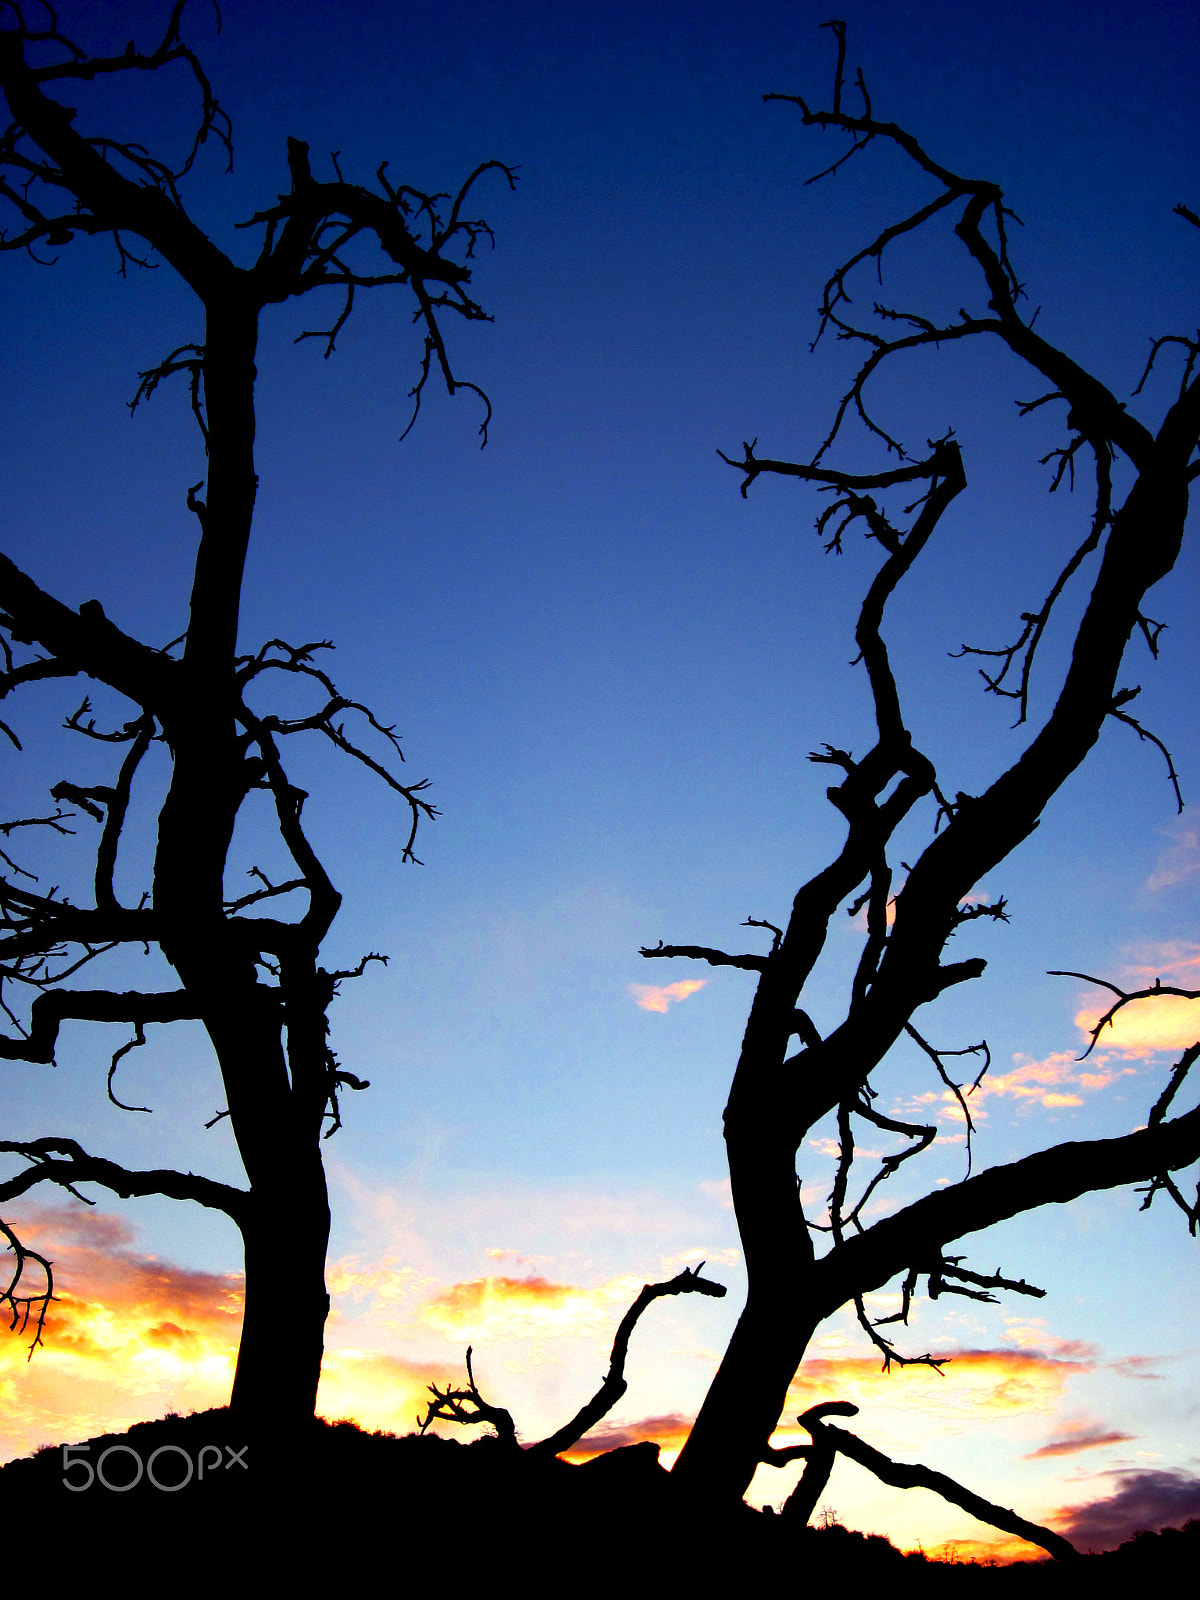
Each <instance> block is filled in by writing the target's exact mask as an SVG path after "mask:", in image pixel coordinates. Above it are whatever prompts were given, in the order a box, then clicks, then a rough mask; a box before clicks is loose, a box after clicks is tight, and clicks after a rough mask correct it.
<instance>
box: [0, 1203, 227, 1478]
mask: <svg viewBox="0 0 1200 1600" xmlns="http://www.w3.org/2000/svg"><path fill="white" fill-rule="evenodd" d="M13 1221H14V1222H15V1223H16V1225H17V1232H18V1234H19V1236H20V1237H21V1238H22V1240H23V1241H24V1242H25V1243H27V1244H29V1245H31V1246H33V1247H34V1248H37V1249H39V1250H41V1252H42V1253H43V1254H44V1255H47V1256H49V1257H50V1258H51V1259H52V1260H53V1262H54V1277H55V1295H56V1299H55V1301H54V1302H53V1304H52V1305H51V1308H50V1312H49V1315H48V1316H47V1318H46V1328H45V1334H44V1337H43V1344H42V1347H41V1348H39V1349H38V1350H37V1351H36V1353H35V1354H34V1356H33V1358H32V1360H27V1359H26V1358H27V1356H28V1353H29V1352H28V1345H29V1339H30V1333H29V1331H28V1330H27V1331H26V1334H25V1336H24V1337H23V1338H22V1337H20V1336H19V1335H18V1334H9V1335H7V1336H6V1335H5V1334H3V1333H0V1395H2V1396H3V1397H4V1400H5V1402H6V1404H5V1407H4V1410H5V1421H4V1423H3V1425H2V1426H0V1456H4V1457H11V1456H14V1455H22V1454H25V1453H27V1452H28V1451H29V1450H32V1449H34V1448H36V1447H37V1446H38V1445H41V1444H45V1443H57V1442H58V1441H60V1440H64V1439H66V1440H71V1439H79V1438H87V1437H89V1436H91V1435H94V1434H97V1433H101V1432H104V1431H106V1430H112V1429H121V1428H125V1427H128V1426H129V1425H130V1424H131V1423H133V1422H137V1421H139V1420H142V1419H143V1418H147V1417H154V1416H161V1415H163V1414H164V1412H167V1411H190V1410H203V1409H206V1408H207V1407H209V1406H214V1405H224V1404H225V1403H226V1402H227V1401H228V1399H229V1390H230V1386H231V1384H232V1381H233V1369H234V1364H235V1361H236V1358H237V1345H238V1338H239V1336H240V1332H241V1320H242V1294H243V1288H242V1278H241V1275H240V1274H238V1273H212V1272H196V1271H192V1270H189V1269H186V1268H182V1267H177V1266H175V1265H173V1264H172V1263H171V1262H169V1261H160V1260H159V1259H157V1258H156V1257H155V1256H152V1255H146V1254H144V1253H142V1252H140V1251H138V1250H136V1249H135V1248H134V1240H135V1235H134V1233H133V1231H132V1230H131V1229H130V1228H129V1227H128V1226H127V1225H126V1224H125V1223H124V1222H123V1221H122V1220H121V1219H120V1218H118V1217H113V1216H108V1215H105V1214H104V1213H99V1214H97V1213H96V1212H94V1211H90V1210H89V1211H85V1210H83V1208H78V1209H74V1208H62V1209H56V1208H49V1207H46V1208H39V1209H34V1208H30V1209H28V1210H22V1211H21V1214H20V1216H19V1217H14V1218H13Z"/></svg>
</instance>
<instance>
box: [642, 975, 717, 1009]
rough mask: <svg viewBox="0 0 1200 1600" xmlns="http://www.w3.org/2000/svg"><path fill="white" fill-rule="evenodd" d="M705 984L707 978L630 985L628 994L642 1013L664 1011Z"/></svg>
mask: <svg viewBox="0 0 1200 1600" xmlns="http://www.w3.org/2000/svg"><path fill="white" fill-rule="evenodd" d="M707 982H708V979H707V978H682V979H680V981H679V982H678V983H631V984H630V985H629V992H630V994H631V995H632V996H633V998H634V1002H635V1004H637V1005H638V1006H640V1007H641V1009H642V1010H643V1011H666V1010H667V1008H668V1007H669V1006H673V1005H677V1004H678V1003H679V1001H681V1000H686V999H687V997H688V995H690V994H695V993H696V991H697V989H703V987H704V985H705V984H706V983H707Z"/></svg>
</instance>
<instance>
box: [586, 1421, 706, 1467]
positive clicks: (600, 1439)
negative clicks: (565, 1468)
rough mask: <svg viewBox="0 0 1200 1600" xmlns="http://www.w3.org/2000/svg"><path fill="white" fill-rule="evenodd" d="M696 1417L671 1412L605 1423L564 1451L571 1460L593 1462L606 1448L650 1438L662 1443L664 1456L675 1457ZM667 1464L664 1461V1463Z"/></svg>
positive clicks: (616, 1448)
mask: <svg viewBox="0 0 1200 1600" xmlns="http://www.w3.org/2000/svg"><path fill="white" fill-rule="evenodd" d="M694 1420H695V1419H694V1418H693V1417H684V1416H681V1415H680V1414H679V1412H677V1411H672V1412H670V1413H669V1414H668V1415H666V1416H663V1417H643V1418H641V1420H640V1421H637V1422H604V1423H601V1425H600V1426H599V1427H598V1428H593V1429H592V1431H591V1433H588V1434H585V1435H584V1437H583V1438H582V1439H581V1440H580V1441H579V1443H578V1444H577V1445H575V1446H574V1447H573V1448H572V1449H570V1450H567V1451H566V1452H564V1454H565V1457H566V1459H567V1460H568V1461H590V1460H591V1459H592V1457H593V1456H599V1455H603V1454H604V1453H605V1451H607V1450H622V1449H624V1447H625V1446H626V1445H630V1444H643V1443H644V1442H645V1441H646V1440H650V1441H651V1442H652V1443H654V1444H658V1445H661V1446H662V1449H663V1454H664V1456H666V1455H672V1456H673V1455H675V1454H677V1453H678V1452H679V1451H680V1450H682V1448H683V1444H684V1440H685V1439H686V1438H687V1436H688V1434H689V1433H690V1432H691V1431H692V1423H693V1421H694ZM667 1464H668V1463H667V1461H665V1460H664V1462H663V1465H664V1466H666V1465H667Z"/></svg>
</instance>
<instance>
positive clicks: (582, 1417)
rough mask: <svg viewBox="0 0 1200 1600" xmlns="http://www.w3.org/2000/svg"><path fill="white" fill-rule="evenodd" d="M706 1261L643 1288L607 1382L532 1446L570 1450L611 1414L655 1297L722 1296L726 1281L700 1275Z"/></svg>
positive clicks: (619, 1337) (546, 1451) (550, 1451)
mask: <svg viewBox="0 0 1200 1600" xmlns="http://www.w3.org/2000/svg"><path fill="white" fill-rule="evenodd" d="M703 1266H704V1263H703V1261H702V1262H701V1263H700V1265H699V1266H698V1267H693V1268H692V1270H691V1271H690V1272H689V1271H688V1269H687V1268H686V1267H685V1268H684V1270H683V1271H682V1272H679V1273H677V1274H676V1275H675V1277H673V1278H671V1279H669V1280H668V1281H667V1282H665V1283H648V1284H646V1285H645V1287H644V1288H643V1289H642V1291H641V1293H640V1294H639V1295H638V1297H637V1299H636V1300H635V1301H634V1302H633V1304H632V1305H631V1306H630V1307H629V1310H628V1311H627V1312H626V1313H625V1315H624V1316H623V1317H622V1318H621V1322H620V1325H619V1327H618V1328H617V1332H616V1337H615V1338H614V1339H613V1347H612V1355H611V1357H610V1359H609V1363H608V1372H607V1373H606V1374H605V1377H604V1382H603V1383H602V1384H601V1385H600V1387H599V1389H597V1391H596V1393H595V1394H594V1395H593V1396H592V1398H591V1399H590V1400H589V1401H588V1402H587V1404H586V1405H584V1406H581V1407H580V1408H579V1410H578V1411H577V1412H576V1413H575V1415H574V1416H573V1417H572V1418H571V1420H570V1422H567V1423H564V1424H563V1426H562V1427H561V1428H558V1429H556V1430H555V1432H554V1433H552V1434H550V1435H549V1437H548V1438H545V1439H541V1440H539V1441H538V1443H537V1444H535V1445H531V1446H530V1449H531V1450H534V1451H537V1452H538V1453H539V1454H540V1455H549V1456H556V1455H561V1454H562V1452H563V1451H564V1450H569V1449H570V1448H571V1446H572V1445H574V1444H578V1442H579V1440H580V1439H582V1438H583V1436H584V1434H585V1433H587V1432H589V1430H590V1429H592V1428H594V1427H595V1426H596V1424H597V1423H598V1422H599V1421H600V1420H601V1418H602V1417H605V1416H607V1415H608V1413H609V1412H610V1411H611V1410H612V1408H613V1406H615V1405H616V1403H617V1401H618V1400H620V1398H621V1397H622V1395H623V1394H624V1393H625V1391H626V1389H627V1388H628V1387H629V1385H628V1383H627V1382H626V1381H625V1359H626V1357H627V1356H628V1354H629V1340H630V1337H631V1336H632V1334H633V1330H634V1328H635V1327H636V1326H637V1323H638V1319H639V1318H640V1317H641V1315H642V1312H643V1311H645V1309H646V1308H647V1306H649V1305H650V1304H651V1303H652V1302H653V1301H655V1300H659V1299H661V1298H662V1297H663V1296H664V1295H675V1294H707V1295H713V1296H715V1297H716V1298H717V1299H722V1298H723V1297H724V1295H725V1293H726V1290H725V1285H724V1284H723V1283H714V1282H713V1281H712V1280H711V1279H710V1278H702V1277H701V1276H700V1272H701V1269H702V1268H703Z"/></svg>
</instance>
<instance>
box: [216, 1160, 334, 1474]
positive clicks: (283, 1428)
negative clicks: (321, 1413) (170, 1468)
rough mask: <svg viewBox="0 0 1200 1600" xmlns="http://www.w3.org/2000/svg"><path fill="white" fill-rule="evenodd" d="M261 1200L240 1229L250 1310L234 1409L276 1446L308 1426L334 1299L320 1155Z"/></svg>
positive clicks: (296, 1166) (297, 1165)
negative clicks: (329, 1285) (327, 1283)
mask: <svg viewBox="0 0 1200 1600" xmlns="http://www.w3.org/2000/svg"><path fill="white" fill-rule="evenodd" d="M287 1166H288V1173H287V1176H286V1178H284V1179H283V1180H282V1181H281V1182H280V1183H279V1184H277V1185H274V1186H272V1187H271V1188H270V1189H269V1190H268V1191H267V1192H266V1193H265V1194H263V1195H262V1196H261V1197H256V1199H255V1201H254V1203H253V1205H252V1210H251V1220H250V1222H249V1224H248V1225H247V1226H246V1228H245V1229H244V1230H243V1237H244V1241H245V1250H246V1304H245V1316H244V1320H243V1323H242V1340H241V1346H240V1348H239V1350H238V1362H237V1372H236V1375H235V1377H234V1381H233V1394H232V1398H231V1400H230V1410H231V1411H232V1412H233V1414H234V1415H235V1416H236V1417H237V1418H238V1420H239V1421H241V1422H243V1423H245V1424H246V1425H247V1426H248V1427H249V1428H251V1429H253V1430H254V1431H255V1432H256V1433H258V1434H259V1435H260V1436H263V1435H266V1436H267V1437H268V1438H274V1439H275V1440H276V1442H278V1441H279V1440H281V1439H283V1438H285V1437H286V1436H288V1435H289V1434H291V1433H294V1431H295V1430H296V1429H297V1428H300V1427H302V1426H303V1425H304V1424H305V1423H306V1422H308V1421H310V1420H311V1418H312V1415H313V1410H314V1407H315V1405H316V1399H317V1385H318V1383H319V1382H320V1378H321V1358H322V1355H323V1353H324V1335H325V1320H326V1318H327V1316H328V1314H329V1293H328V1291H327V1289H326V1287H325V1252H326V1248H327V1246H328V1242H329V1198H328V1194H327V1191H326V1186H325V1172H324V1169H323V1167H322V1165H321V1158H320V1152H319V1151H318V1150H316V1149H315V1148H314V1149H313V1150H312V1151H310V1152H308V1153H307V1155H301V1156H300V1157H299V1158H298V1159H297V1160H295V1161H292V1162H288V1163H287Z"/></svg>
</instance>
